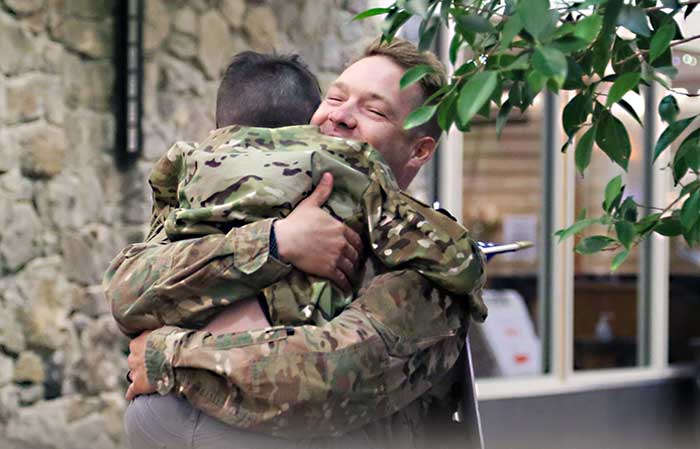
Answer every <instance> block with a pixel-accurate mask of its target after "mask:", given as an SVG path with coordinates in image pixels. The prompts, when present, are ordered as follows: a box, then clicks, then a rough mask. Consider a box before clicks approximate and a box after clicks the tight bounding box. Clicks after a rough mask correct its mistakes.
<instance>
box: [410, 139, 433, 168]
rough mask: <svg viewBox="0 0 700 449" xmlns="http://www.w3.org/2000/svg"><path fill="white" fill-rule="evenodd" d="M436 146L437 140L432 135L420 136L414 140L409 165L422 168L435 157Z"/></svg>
mask: <svg viewBox="0 0 700 449" xmlns="http://www.w3.org/2000/svg"><path fill="white" fill-rule="evenodd" d="M436 148H437V142H436V141H435V139H434V138H432V137H430V136H423V137H419V138H418V139H416V140H415V141H414V142H413V149H412V152H411V159H409V161H408V165H410V166H411V167H413V168H415V169H419V168H421V167H422V166H423V165H424V164H425V163H426V162H428V161H429V160H430V158H431V157H433V154H434V153H435V149H436Z"/></svg>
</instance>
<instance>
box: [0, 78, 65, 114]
mask: <svg viewBox="0 0 700 449" xmlns="http://www.w3.org/2000/svg"><path fill="white" fill-rule="evenodd" d="M60 92H61V82H60V80H59V79H58V77H55V76H47V75H42V74H37V73H31V74H28V75H24V76H19V77H15V78H13V79H10V80H8V81H7V83H6V97H7V100H6V112H5V120H6V123H9V124H15V123H19V122H28V121H31V120H36V119H38V118H42V117H46V118H47V119H48V120H49V121H51V122H52V123H56V124H60V123H62V122H63V110H64V106H63V98H62V96H61V95H60Z"/></svg>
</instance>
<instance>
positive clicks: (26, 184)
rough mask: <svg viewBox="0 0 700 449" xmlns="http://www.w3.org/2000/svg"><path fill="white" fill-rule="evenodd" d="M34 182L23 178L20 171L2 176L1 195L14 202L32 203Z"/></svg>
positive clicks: (0, 183) (0, 179) (0, 181)
mask: <svg viewBox="0 0 700 449" xmlns="http://www.w3.org/2000/svg"><path fill="white" fill-rule="evenodd" d="M32 189H33V186H32V182H31V181H29V180H28V179H27V178H25V177H23V176H22V175H21V174H20V172H19V170H12V171H9V172H7V173H5V174H3V175H0V195H2V196H4V197H6V198H8V199H10V200H12V201H31V199H32Z"/></svg>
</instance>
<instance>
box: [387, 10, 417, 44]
mask: <svg viewBox="0 0 700 449" xmlns="http://www.w3.org/2000/svg"><path fill="white" fill-rule="evenodd" d="M397 11H398V10H396V9H394V10H392V11H391V12H389V14H387V16H386V17H385V18H384V22H382V38H383V39H384V40H388V39H390V38H393V37H394V35H395V34H396V32H397V31H398V30H399V28H401V27H402V26H403V24H404V23H406V22H408V19H410V18H411V14H410V13H408V12H406V11H401V12H397Z"/></svg>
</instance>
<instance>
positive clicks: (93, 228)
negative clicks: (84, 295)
mask: <svg viewBox="0 0 700 449" xmlns="http://www.w3.org/2000/svg"><path fill="white" fill-rule="evenodd" d="M121 243H122V242H121V240H120V239H118V238H117V236H116V235H115V234H114V233H113V232H111V230H110V229H109V227H107V226H106V225H100V224H95V223H92V224H89V225H87V226H85V227H83V228H82V229H79V230H78V231H77V232H67V233H64V234H63V236H62V238H61V247H62V253H63V257H64V258H65V259H66V260H70V261H72V263H70V264H68V265H66V266H65V274H66V277H67V278H68V280H70V281H73V282H76V283H78V284H83V285H90V284H98V283H100V282H101V281H102V274H103V273H104V271H105V270H106V269H107V267H108V265H109V262H110V261H111V260H112V258H113V257H114V256H116V255H117V253H118V252H119V246H120V244H121Z"/></svg>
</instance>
